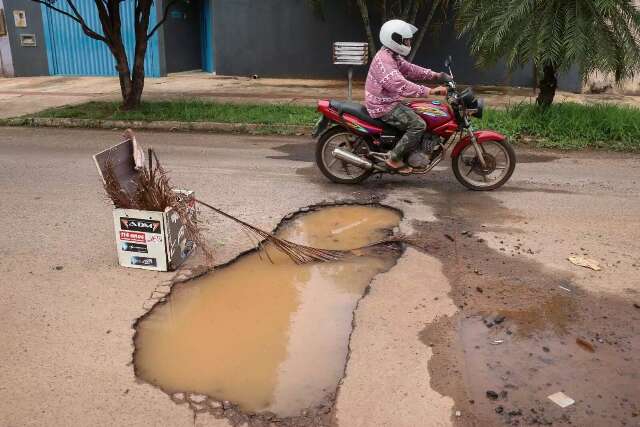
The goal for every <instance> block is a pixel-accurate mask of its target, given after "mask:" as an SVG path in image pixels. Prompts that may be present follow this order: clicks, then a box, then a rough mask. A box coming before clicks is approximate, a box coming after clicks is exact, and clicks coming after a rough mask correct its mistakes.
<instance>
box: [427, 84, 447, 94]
mask: <svg viewBox="0 0 640 427" xmlns="http://www.w3.org/2000/svg"><path fill="white" fill-rule="evenodd" d="M429 94H430V95H442V96H446V95H447V88H446V87H444V86H438V87H436V88H433V89H431V92H429Z"/></svg>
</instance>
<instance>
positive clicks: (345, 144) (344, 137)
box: [316, 127, 372, 184]
mask: <svg viewBox="0 0 640 427" xmlns="http://www.w3.org/2000/svg"><path fill="white" fill-rule="evenodd" d="M336 148H341V149H343V150H346V151H350V152H351V153H353V154H357V155H361V154H362V153H364V152H368V150H369V148H368V146H367V142H366V141H365V140H364V139H363V138H362V137H359V136H357V135H354V134H352V133H351V132H349V131H347V130H346V129H344V128H341V127H335V128H333V129H330V130H328V131H327V132H325V133H324V134H323V135H322V137H320V139H319V140H318V144H317V145H316V163H317V165H318V168H320V171H321V172H322V173H323V174H324V176H326V177H327V178H329V179H330V180H331V181H333V182H336V183H338V184H358V183H360V182H362V181H364V180H365V179H367V178H368V177H369V176H370V175H371V173H372V172H371V171H370V170H366V169H362V168H359V167H357V166H354V165H352V164H350V163H347V162H345V161H342V160H339V159H337V158H335V157H334V156H333V150H335V149H336Z"/></svg>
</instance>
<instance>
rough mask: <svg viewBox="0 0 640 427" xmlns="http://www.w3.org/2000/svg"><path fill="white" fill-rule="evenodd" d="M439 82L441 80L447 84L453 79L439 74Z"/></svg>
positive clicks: (447, 75) (445, 74) (444, 74)
mask: <svg viewBox="0 0 640 427" xmlns="http://www.w3.org/2000/svg"><path fill="white" fill-rule="evenodd" d="M440 80H442V81H443V82H445V83H449V82H452V81H453V77H451V76H450V75H449V74H447V73H440Z"/></svg>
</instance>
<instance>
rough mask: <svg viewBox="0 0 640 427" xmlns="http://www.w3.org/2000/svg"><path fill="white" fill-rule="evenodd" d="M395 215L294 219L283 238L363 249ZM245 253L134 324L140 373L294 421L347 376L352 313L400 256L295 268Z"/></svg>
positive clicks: (358, 211) (365, 210)
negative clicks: (367, 290) (346, 368)
mask: <svg viewBox="0 0 640 427" xmlns="http://www.w3.org/2000/svg"><path fill="white" fill-rule="evenodd" d="M400 219H401V216H400V214H399V213H398V212H397V211H394V210H391V209H387V208H383V207H372V206H334V207H327V208H323V209H320V210H315V211H311V212H309V213H306V214H304V215H298V216H296V217H294V219H292V220H291V221H288V222H287V223H285V224H284V225H282V226H281V227H280V228H279V230H278V232H277V235H278V236H279V237H282V238H285V239H289V240H292V241H295V242H297V243H302V244H305V245H310V246H316V247H321V248H328V249H350V248H356V247H361V246H364V245H367V244H370V243H373V242H375V241H378V240H380V239H382V238H384V237H385V236H386V235H388V233H389V232H390V230H391V229H392V228H393V227H395V226H397V225H398V224H399V222H400ZM269 254H270V257H271V259H272V260H273V264H272V263H271V262H270V261H269V260H268V259H267V257H265V255H264V254H262V255H261V254H260V253H259V252H250V253H248V254H245V255H243V256H240V257H239V258H237V259H236V260H235V261H234V262H232V263H230V264H229V265H227V266H225V267H222V268H219V269H216V270H215V271H213V272H212V273H210V274H207V275H205V276H202V277H200V278H198V279H195V280H192V281H189V282H186V283H181V284H177V285H175V286H174V288H173V290H172V293H171V294H170V295H169V297H168V299H167V302H166V303H164V304H158V305H156V306H155V307H154V308H153V309H152V310H151V311H150V312H149V313H148V314H147V315H146V316H145V317H143V318H142V319H141V320H140V321H139V322H138V323H137V325H136V329H137V332H136V336H135V353H134V365H135V371H136V375H137V376H138V377H140V378H141V379H143V380H145V381H147V382H149V383H151V384H154V385H156V386H159V387H160V388H162V389H163V390H164V391H166V392H167V393H176V392H193V393H199V394H203V395H206V396H209V397H210V398H212V399H215V400H219V401H225V400H226V401H231V402H233V403H235V404H237V405H238V406H239V408H240V409H241V410H242V411H246V412H253V413H255V412H263V411H269V412H273V413H275V414H277V416H279V417H291V416H297V415H299V414H300V413H301V411H303V410H305V409H307V408H311V407H318V406H320V407H322V405H325V407H326V405H329V406H330V403H331V402H330V401H331V399H332V397H333V394H334V393H335V391H336V388H337V385H338V382H339V381H340V379H341V377H342V376H343V373H344V366H345V362H346V358H347V353H348V345H349V336H350V334H351V330H352V317H353V311H354V309H355V307H356V304H357V302H358V300H359V299H360V298H361V297H362V295H363V293H364V291H365V289H366V287H367V286H368V284H369V283H370V282H371V280H372V279H373V277H374V276H375V275H377V274H378V273H381V272H384V271H386V270H388V269H390V268H391V267H392V266H393V264H394V263H395V261H396V259H397V257H398V256H399V252H397V251H388V250H387V251H382V252H381V251H371V252H370V253H369V252H367V253H366V254H363V255H362V256H358V257H351V258H348V259H345V260H343V261H340V262H334V263H324V264H311V265H304V266H298V265H295V264H294V263H293V262H291V261H290V260H289V259H288V258H286V257H284V256H282V255H280V254H279V253H277V252H276V251H274V250H273V249H271V250H269Z"/></svg>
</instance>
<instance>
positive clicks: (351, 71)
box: [347, 67, 353, 101]
mask: <svg viewBox="0 0 640 427" xmlns="http://www.w3.org/2000/svg"><path fill="white" fill-rule="evenodd" d="M347 75H348V76H349V101H351V92H352V80H353V67H349V71H348V73H347Z"/></svg>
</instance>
